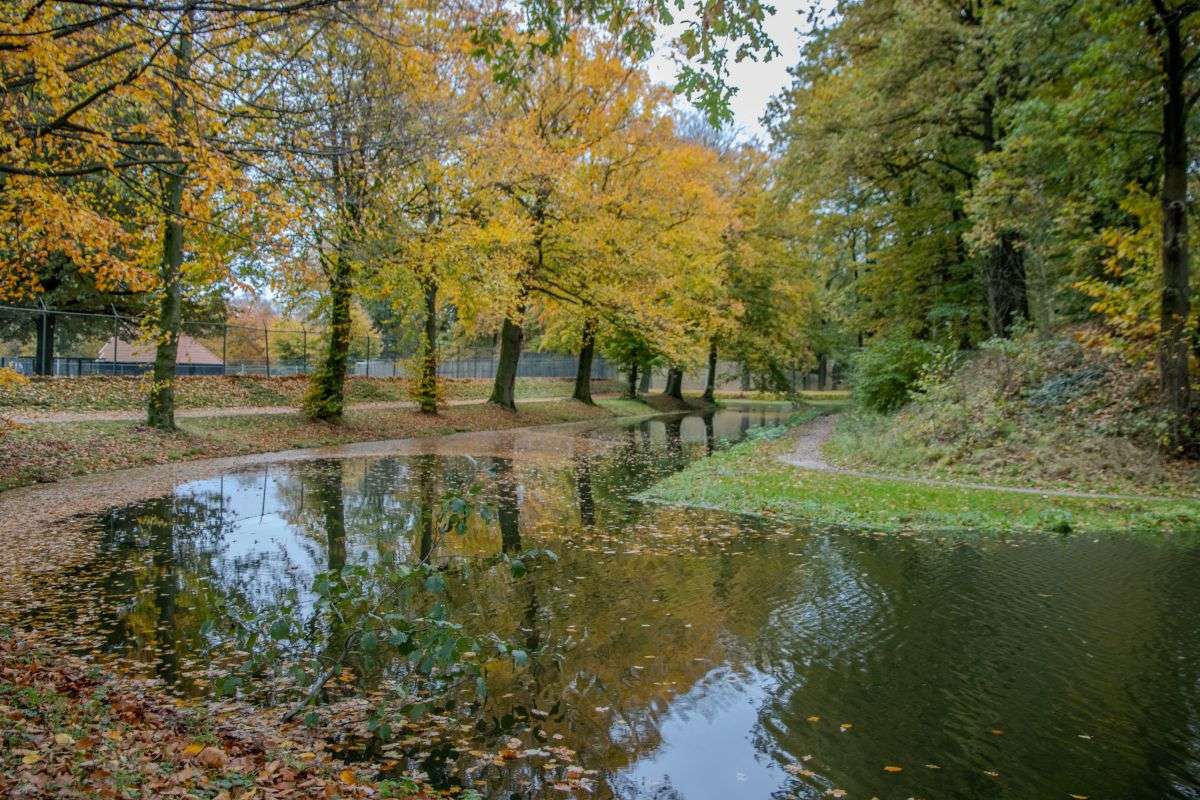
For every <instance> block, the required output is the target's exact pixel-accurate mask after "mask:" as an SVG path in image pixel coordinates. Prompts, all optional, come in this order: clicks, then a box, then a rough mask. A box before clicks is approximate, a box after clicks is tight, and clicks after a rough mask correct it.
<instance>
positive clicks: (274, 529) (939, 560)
mask: <svg viewBox="0 0 1200 800" xmlns="http://www.w3.org/2000/svg"><path fill="white" fill-rule="evenodd" d="M782 413H783V412H781V411H770V410H763V409H761V408H752V409H743V410H722V411H720V412H717V413H716V414H715V415H713V414H710V415H707V416H702V415H685V416H674V417H664V418H658V419H653V420H643V421H640V422H636V423H619V422H613V423H608V424H601V425H593V426H582V427H576V428H573V429H570V430H563V429H558V430H554V431H546V432H545V433H544V434H538V433H536V432H532V433H531V432H509V433H497V434H486V435H472V436H465V437H458V438H456V437H448V438H447V439H445V440H441V441H435V440H431V441H430V442H429V443H428V447H427V448H424V447H412V446H410V447H407V448H405V449H403V450H402V451H401V454H398V455H388V454H379V453H375V454H371V455H362V456H351V457H341V458H336V459H316V460H309V461H295V462H291V463H286V464H266V465H261V466H256V467H250V468H246V469H241V470H239V471H236V472H231V473H229V474H225V475H219V476H216V477H213V478H206V479H204V480H198V481H193V482H189V483H185V484H183V485H180V486H178V487H177V488H176V489H175V490H174V491H173V492H171V493H170V494H168V495H165V496H163V497H161V498H157V499H151V500H147V501H142V502H138V503H135V504H130V505H125V506H115V507H114V508H112V509H111V510H109V511H107V512H104V513H102V514H99V515H96V517H95V518H94V526H93V528H94V535H93V536H92V537H91V539H90V541H92V542H93V543H94V551H93V552H90V553H89V554H87V556H86V558H84V559H83V561H82V566H80V565H72V567H71V568H70V569H69V570H64V571H63V573H62V574H59V575H48V576H46V577H45V579H44V580H43V581H42V583H41V585H40V586H39V587H38V588H37V591H36V594H35V595H34V597H33V599H32V600H31V602H29V604H28V607H27V608H26V609H25V612H24V613H25V617H26V619H25V622H26V623H27V624H30V625H33V626H36V627H40V628H43V629H46V630H57V631H59V632H60V635H61V636H62V637H63V638H64V641H68V642H70V643H71V646H74V647H76V648H77V649H81V650H85V651H91V652H94V653H96V654H97V655H98V656H101V657H103V658H105V659H106V660H108V661H110V662H111V663H113V664H116V665H118V666H119V667H120V668H122V669H126V670H129V671H131V672H134V673H138V674H145V675H151V676H157V677H159V678H161V679H162V680H164V681H165V682H167V683H168V684H170V685H171V687H173V689H174V690H175V691H177V692H179V693H181V694H184V695H203V694H206V693H208V692H210V691H212V689H213V669H212V664H211V663H210V661H211V657H210V653H211V652H212V649H213V647H214V642H216V641H218V640H219V639H220V638H221V637H222V636H225V635H227V634H228V632H229V631H230V630H232V629H234V628H236V627H237V625H238V624H239V620H243V619H245V618H248V617H252V616H254V615H255V614H259V613H261V612H262V610H263V609H264V608H266V607H270V606H272V605H278V604H280V603H290V604H291V605H292V606H294V607H295V608H297V609H301V610H302V609H304V608H305V607H307V606H309V605H311V604H312V602H313V591H314V586H313V583H314V579H315V578H316V576H318V575H319V574H320V573H322V572H325V571H327V570H330V569H334V570H337V569H344V568H347V567H353V566H355V565H364V564H371V565H379V564H385V565H386V564H395V565H403V564H411V563H415V562H419V561H426V562H431V563H438V564H450V563H456V564H466V565H468V568H460V569H454V570H448V571H447V572H446V575H447V582H448V585H447V587H446V589H445V597H446V600H445V605H446V614H447V616H448V618H449V619H451V620H453V621H454V622H455V623H456V624H460V625H462V626H463V627H464V629H466V630H469V631H471V632H472V633H475V634H478V635H489V634H495V635H496V636H498V637H501V638H502V639H504V640H505V641H508V642H511V643H515V645H516V646H519V647H521V648H522V649H523V651H524V652H525V653H526V654H527V656H528V663H527V664H525V665H524V666H523V667H521V668H513V669H508V670H492V671H491V672H489V674H488V678H487V682H488V686H487V689H488V693H487V697H488V699H487V700H486V701H485V702H484V703H482V705H481V706H480V707H477V708H476V707H473V706H472V707H471V708H472V714H473V717H472V718H471V719H470V720H469V724H467V725H465V726H463V730H469V733H467V734H464V735H463V736H461V737H460V739H466V740H469V741H468V742H466V743H465V744H464V742H463V741H457V742H454V741H447V742H445V743H444V745H443V746H437V747H432V748H430V747H426V746H424V745H422V748H420V752H411V753H407V754H406V755H405V758H406V760H405V761H404V765H405V766H409V767H411V766H413V765H416V766H419V767H421V768H422V769H424V770H425V771H426V772H427V773H428V774H429V776H430V779H431V780H432V781H434V782H435V783H440V784H442V785H444V786H450V785H453V784H454V783H456V782H458V781H462V780H463V779H464V776H466V778H467V779H469V780H470V781H471V782H472V783H471V785H473V786H474V787H475V788H477V789H479V790H480V791H481V793H482V794H483V795H484V796H487V797H521V798H524V797H563V796H569V793H564V792H563V791H561V784H560V788H555V783H556V782H557V781H558V778H559V777H560V776H561V774H562V773H561V770H559V771H555V769H554V768H553V767H547V765H546V763H545V760H544V759H543V760H540V761H539V760H532V759H524V758H517V759H512V760H511V761H508V762H503V763H492V761H491V760H489V759H483V760H482V761H480V760H479V759H477V758H473V756H472V754H471V750H472V749H473V748H475V747H478V750H479V752H489V753H490V752H493V751H494V749H495V748H496V747H497V746H498V743H503V742H510V741H511V740H513V739H519V740H520V745H521V748H532V749H537V748H544V749H546V750H548V751H552V749H553V748H555V747H562V748H568V749H569V750H570V751H573V754H572V756H571V758H573V759H574V760H575V761H576V762H577V763H578V764H579V765H580V766H581V767H583V768H584V769H585V770H587V771H588V772H587V773H586V774H587V776H588V778H587V781H588V782H589V783H590V784H591V795H590V796H594V797H599V798H607V797H621V798H662V799H664V800H667V799H671V798H687V800H699V799H700V798H713V799H714V800H716V799H720V800H727V799H728V798H791V797H802V798H817V797H827V796H843V794H842V793H844V796H846V797H852V798H859V797H861V798H869V797H873V796H874V797H880V798H892V797H895V798H910V797H920V798H1014V799H1015V798H1020V799H1021V800H1026V799H1027V798H1067V797H1084V796H1086V797H1090V798H1197V797H1200V626H1198V625H1197V619H1200V546H1197V544H1196V543H1195V541H1182V540H1165V539H1160V538H1150V537H1136V536H1109V537H1074V536H1065V537H1064V536H1054V537H1050V536H1044V537H1034V536H1031V537H1025V538H1003V537H996V536H988V535H984V536H980V537H969V538H964V537H958V538H954V539H947V538H941V537H937V536H932V535H930V536H923V535H921V534H920V532H916V533H915V534H908V535H892V536H879V535H867V534H861V533H855V532H846V531H840V532H828V531H810V530H807V529H804V528H802V527H797V526H793V525H784V524H779V523H774V522H771V521H769V520H767V521H764V520H752V519H748V518H743V517H736V516H731V515H725V514H720V513H715V512H708V511H695V510H682V509H672V508H663V507H658V506H650V505H644V504H641V503H638V502H635V501H633V500H631V499H630V497H631V495H633V494H636V493H637V492H638V491H640V490H642V489H643V488H645V487H647V486H649V485H650V484H652V483H653V482H654V481H655V480H657V479H659V478H660V477H662V476H664V475H666V474H669V473H671V472H673V471H675V470H678V469H680V468H682V467H683V466H685V465H686V464H687V463H688V462H690V461H691V460H693V459H696V458H702V457H704V456H705V455H706V454H707V453H709V452H711V451H712V450H713V449H714V448H719V447H723V446H725V445H726V444H727V443H729V442H732V441H736V440H738V439H740V438H742V437H743V436H745V435H746V432H747V431H748V430H750V429H752V428H755V427H761V426H769V425H773V424H777V423H778V422H779V421H780V416H781V414H782ZM472 487H477V488H478V490H479V495H478V497H479V500H478V502H479V503H480V505H481V507H484V508H486V509H487V512H488V513H485V514H483V515H482V516H476V517H473V518H472V519H471V521H470V524H468V525H467V526H466V529H465V531H464V532H462V533H451V534H448V535H435V533H436V532H435V531H434V530H433V529H432V528H431V526H430V525H429V524H428V521H429V519H430V518H431V515H432V511H431V509H432V507H433V506H434V505H436V504H438V503H440V502H442V501H443V500H444V498H446V497H448V496H452V495H455V494H456V493H461V492H465V491H468V490H470V489H471V488H472ZM546 551H549V552H550V553H552V554H553V556H552V557H551V556H545V555H543V556H541V557H536V558H535V557H527V559H526V560H527V561H528V568H527V569H526V570H524V571H523V573H522V574H516V573H515V571H514V570H512V569H510V563H509V560H504V559H503V556H505V555H508V556H514V555H519V554H521V553H530V552H533V553H542V554H545V553H546ZM316 635H317V634H316V632H314V636H316ZM312 646H313V647H320V643H319V642H316V641H314V642H313V643H312ZM351 683H352V681H351ZM369 688H370V687H369V686H368V687H364V690H369ZM352 690H353V689H350V690H348V691H352ZM559 766H561V765H559ZM593 771H594V772H593Z"/></svg>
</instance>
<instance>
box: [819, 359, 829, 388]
mask: <svg viewBox="0 0 1200 800" xmlns="http://www.w3.org/2000/svg"><path fill="white" fill-rule="evenodd" d="M817 388H818V389H820V390H821V391H825V390H826V389H829V388H830V386H829V356H827V355H825V354H824V353H821V354H820V355H819V356H817Z"/></svg>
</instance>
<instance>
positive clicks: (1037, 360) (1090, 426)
mask: <svg viewBox="0 0 1200 800" xmlns="http://www.w3.org/2000/svg"><path fill="white" fill-rule="evenodd" d="M1155 393H1156V383H1155V379H1154V373H1153V371H1152V370H1151V369H1149V368H1138V367H1135V366H1133V365H1130V364H1129V363H1127V362H1126V361H1124V360H1122V359H1121V358H1119V357H1117V356H1112V355H1106V354H1104V353H1102V352H1100V351H1099V350H1097V349H1094V348H1089V347H1084V346H1082V345H1080V344H1079V343H1078V342H1076V341H1075V339H1074V338H1070V337H1057V338H1049V339H1047V338H1038V337H1037V336H1036V335H1034V334H1025V335H1023V336H1020V337H1017V338H1015V339H1012V340H1004V341H994V342H990V343H988V344H987V345H985V346H984V347H983V348H982V349H981V350H980V351H978V352H976V353H974V354H971V355H969V356H959V357H958V358H957V360H955V361H947V362H934V368H932V369H930V370H927V371H926V372H925V374H924V375H923V376H922V377H921V379H920V380H919V381H918V382H917V385H916V387H915V391H914V392H913V399H912V401H911V402H909V403H908V404H907V405H906V406H904V407H903V408H901V409H900V410H899V411H897V412H894V413H890V414H883V413H876V412H872V411H868V410H865V409H863V408H861V407H860V408H859V409H857V410H856V411H854V412H853V413H850V414H847V415H845V416H844V417H843V418H842V419H841V420H840V421H839V423H838V426H837V428H836V430H835V432H834V435H833V436H832V437H831V439H830V441H829V442H828V443H827V445H826V448H825V453H826V455H827V456H828V457H829V458H830V459H831V460H832V461H834V462H835V463H837V464H839V465H841V466H846V467H851V468H855V469H862V470H869V471H879V472H893V473H903V474H914V475H920V476H923V477H935V478H949V479H962V480H973V481H981V482H989V483H998V484H1005V485H1015V486H1046V487H1057V488H1072V489H1083V490H1089V491H1097V492H1115V493H1140V494H1173V495H1181V496H1194V495H1195V494H1197V492H1198V491H1200V469H1197V466H1198V465H1197V464H1196V463H1195V462H1189V461H1185V460H1178V459H1172V458H1168V457H1166V456H1164V455H1163V453H1162V451H1161V449H1160V444H1161V437H1162V436H1163V434H1164V433H1165V418H1164V417H1163V415H1162V414H1161V412H1160V411H1159V409H1158V407H1157V405H1156V403H1155Z"/></svg>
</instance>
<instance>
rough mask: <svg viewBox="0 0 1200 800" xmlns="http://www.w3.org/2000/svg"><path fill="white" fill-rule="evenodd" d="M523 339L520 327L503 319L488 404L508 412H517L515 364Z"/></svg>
mask: <svg viewBox="0 0 1200 800" xmlns="http://www.w3.org/2000/svg"><path fill="white" fill-rule="evenodd" d="M524 338H525V332H524V331H523V330H522V329H521V326H520V325H518V324H517V323H515V322H513V321H512V320H511V319H510V318H508V317H505V318H504V325H503V327H501V329H500V360H499V361H498V362H497V364H496V381H495V383H494V384H493V385H492V396H491V397H489V398H488V402H489V403H495V404H496V405H498V406H501V407H502V408H507V409H508V410H509V411H516V410H517V402H516V387H517V362H518V360H519V359H520V358H521V342H522V340H523V339H524Z"/></svg>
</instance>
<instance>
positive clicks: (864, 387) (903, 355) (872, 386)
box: [854, 335, 933, 411]
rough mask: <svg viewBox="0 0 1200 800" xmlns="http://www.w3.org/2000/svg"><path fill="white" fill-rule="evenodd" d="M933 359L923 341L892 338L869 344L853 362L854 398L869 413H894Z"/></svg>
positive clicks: (901, 337) (909, 394) (907, 337)
mask: <svg viewBox="0 0 1200 800" xmlns="http://www.w3.org/2000/svg"><path fill="white" fill-rule="evenodd" d="M932 358H933V350H932V348H931V347H930V345H929V344H928V343H926V342H920V341H917V340H916V339H913V338H911V337H909V336H899V335H893V336H888V337H886V338H882V339H878V340H876V341H873V342H871V344H870V345H868V346H867V347H866V348H864V349H863V350H862V351H860V352H859V353H858V355H857V356H856V357H855V359H854V399H855V400H856V401H857V402H858V403H859V405H862V406H863V407H865V408H868V409H871V410H872V411H894V410H896V409H897V408H899V407H900V406H902V405H904V404H905V403H906V402H908V399H909V397H910V396H911V395H912V392H913V389H914V388H915V387H916V385H917V381H918V380H919V379H920V378H921V376H922V374H923V373H924V371H925V368H926V366H927V365H928V364H929V362H930V360H931V359H932Z"/></svg>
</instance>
